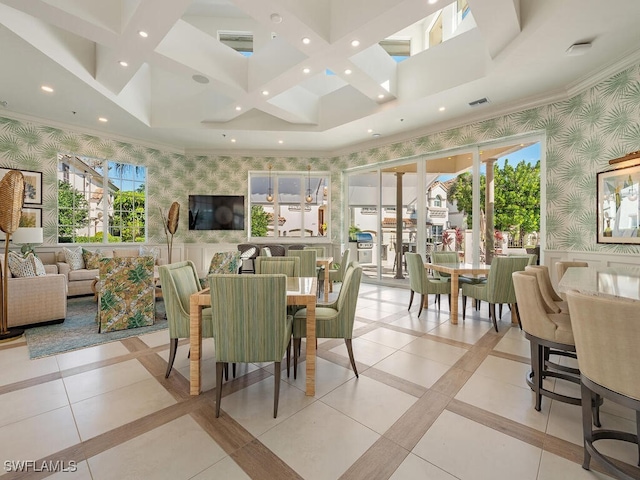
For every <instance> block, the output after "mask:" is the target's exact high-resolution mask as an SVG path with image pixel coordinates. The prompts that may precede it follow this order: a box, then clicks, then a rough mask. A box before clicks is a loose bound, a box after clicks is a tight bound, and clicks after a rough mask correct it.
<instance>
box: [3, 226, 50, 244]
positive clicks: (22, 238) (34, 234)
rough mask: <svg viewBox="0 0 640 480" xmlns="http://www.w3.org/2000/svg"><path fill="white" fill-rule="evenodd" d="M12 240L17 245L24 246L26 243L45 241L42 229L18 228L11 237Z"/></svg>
mask: <svg viewBox="0 0 640 480" xmlns="http://www.w3.org/2000/svg"><path fill="white" fill-rule="evenodd" d="M11 239H12V240H13V241H14V242H15V243H20V244H23V245H24V244H26V243H32V244H36V243H42V242H43V241H44V237H43V233H42V228H41V227H18V228H17V229H16V231H15V232H13V235H11Z"/></svg>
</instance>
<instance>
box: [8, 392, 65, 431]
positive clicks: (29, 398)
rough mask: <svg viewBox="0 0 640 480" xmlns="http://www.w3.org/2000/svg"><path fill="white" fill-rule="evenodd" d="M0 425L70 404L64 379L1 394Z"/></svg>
mask: <svg viewBox="0 0 640 480" xmlns="http://www.w3.org/2000/svg"><path fill="white" fill-rule="evenodd" d="M0 405H2V408H0V427H2V426H4V425H9V424H10V423H14V422H19V421H20V420H24V419H26V418H29V417H33V416H35V415H39V414H41V413H44V412H48V411H50V410H56V409H58V408H60V407H64V406H68V405H69V400H68V398H67V392H66V391H65V389H64V384H63V383H62V380H54V381H51V382H47V383H42V384H40V385H34V386H33V387H29V388H24V389H21V390H15V391H13V392H9V393H5V394H4V395H0Z"/></svg>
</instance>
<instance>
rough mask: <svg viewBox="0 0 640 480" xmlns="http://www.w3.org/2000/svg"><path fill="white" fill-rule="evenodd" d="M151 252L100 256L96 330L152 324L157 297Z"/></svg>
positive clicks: (106, 330)
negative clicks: (133, 254) (113, 256)
mask: <svg viewBox="0 0 640 480" xmlns="http://www.w3.org/2000/svg"><path fill="white" fill-rule="evenodd" d="M153 266H154V260H153V257H152V256H143V257H118V258H101V259H100V268H99V272H100V288H99V289H98V314H97V315H98V316H97V320H98V331H99V332H100V333H105V332H113V331H116V330H125V329H128V328H136V327H144V326H149V325H153V322H154V321H155V311H156V301H155V283H154V280H153Z"/></svg>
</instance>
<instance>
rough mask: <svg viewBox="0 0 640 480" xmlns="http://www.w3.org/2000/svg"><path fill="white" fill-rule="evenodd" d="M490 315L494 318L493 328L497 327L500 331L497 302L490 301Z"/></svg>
mask: <svg viewBox="0 0 640 480" xmlns="http://www.w3.org/2000/svg"><path fill="white" fill-rule="evenodd" d="M489 316H490V317H491V318H492V319H493V328H495V329H496V332H497V331H498V322H497V318H496V304H495V303H490V304H489Z"/></svg>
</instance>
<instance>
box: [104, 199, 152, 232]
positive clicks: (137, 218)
mask: <svg viewBox="0 0 640 480" xmlns="http://www.w3.org/2000/svg"><path fill="white" fill-rule="evenodd" d="M144 214H145V195H144V191H143V192H140V191H135V192H131V191H122V190H120V191H118V192H116V194H115V196H114V198H113V216H112V219H111V225H112V227H111V232H112V233H113V234H114V235H115V236H116V237H120V238H121V239H122V240H121V241H123V242H144V227H145V215H144Z"/></svg>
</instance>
